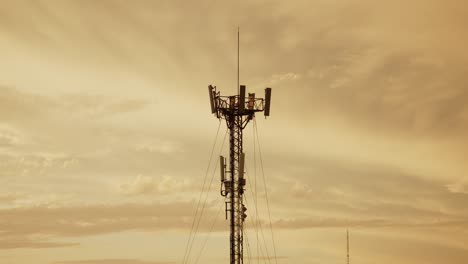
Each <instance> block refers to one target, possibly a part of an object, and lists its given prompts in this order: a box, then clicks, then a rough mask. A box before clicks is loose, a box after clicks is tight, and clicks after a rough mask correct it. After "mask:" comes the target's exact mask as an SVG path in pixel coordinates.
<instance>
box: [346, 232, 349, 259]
mask: <svg viewBox="0 0 468 264" xmlns="http://www.w3.org/2000/svg"><path fill="white" fill-rule="evenodd" d="M346 260H347V261H346V263H347V264H349V231H348V229H346Z"/></svg>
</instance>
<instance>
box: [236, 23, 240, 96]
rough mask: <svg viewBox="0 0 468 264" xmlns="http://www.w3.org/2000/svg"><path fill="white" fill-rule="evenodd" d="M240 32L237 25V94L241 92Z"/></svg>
mask: <svg viewBox="0 0 468 264" xmlns="http://www.w3.org/2000/svg"><path fill="white" fill-rule="evenodd" d="M239 57H240V34H239V27H237V94H239V89H240V88H239V72H240V63H239Z"/></svg>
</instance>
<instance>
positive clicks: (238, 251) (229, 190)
mask: <svg viewBox="0 0 468 264" xmlns="http://www.w3.org/2000/svg"><path fill="white" fill-rule="evenodd" d="M208 92H209V94H210V104H211V113H213V114H214V115H215V116H216V117H217V118H218V119H224V120H226V124H227V127H228V129H229V170H227V168H226V159H225V158H224V157H223V156H220V165H221V166H220V168H221V190H220V193H221V195H222V196H224V197H226V201H225V212H226V219H228V218H229V222H230V223H229V224H230V262H229V263H230V264H242V263H244V258H243V234H244V232H243V231H244V230H243V227H244V221H245V218H246V217H247V215H246V214H245V211H246V210H247V208H246V207H245V205H244V196H243V195H244V190H245V183H246V181H245V177H244V160H245V154H244V152H243V151H242V149H243V145H242V142H243V141H242V130H243V129H244V128H245V127H246V126H247V124H248V123H249V121H250V120H252V119H253V118H254V117H255V113H257V112H263V113H264V115H265V117H267V116H269V115H270V99H271V88H266V89H265V98H256V97H255V93H249V94H248V96H247V97H246V96H245V85H240V86H238V93H239V94H238V95H233V96H221V94H220V92H219V91H217V90H216V86H212V85H210V86H208ZM228 216H229V217H228Z"/></svg>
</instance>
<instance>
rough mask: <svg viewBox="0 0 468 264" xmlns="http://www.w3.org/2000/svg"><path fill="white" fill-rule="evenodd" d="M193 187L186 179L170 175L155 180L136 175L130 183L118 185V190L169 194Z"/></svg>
mask: <svg viewBox="0 0 468 264" xmlns="http://www.w3.org/2000/svg"><path fill="white" fill-rule="evenodd" d="M191 189H193V188H192V186H191V184H190V183H189V182H188V181H187V180H176V179H174V178H173V177H170V176H167V175H166V176H163V177H160V178H159V179H158V180H155V179H154V178H153V177H150V176H142V175H137V176H136V177H135V178H134V179H133V180H132V181H131V182H130V183H124V184H121V185H120V186H119V191H120V192H121V193H123V194H126V195H138V194H170V193H178V192H183V191H187V190H191Z"/></svg>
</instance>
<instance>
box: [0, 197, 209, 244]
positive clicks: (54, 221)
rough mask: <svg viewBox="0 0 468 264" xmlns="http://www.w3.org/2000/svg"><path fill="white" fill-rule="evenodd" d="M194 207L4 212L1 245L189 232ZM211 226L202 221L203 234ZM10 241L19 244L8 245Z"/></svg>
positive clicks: (0, 222) (40, 208)
mask: <svg viewBox="0 0 468 264" xmlns="http://www.w3.org/2000/svg"><path fill="white" fill-rule="evenodd" d="M193 206H194V204H192V203H182V202H179V203H168V204H162V203H159V204H157V203H154V204H119V205H89V206H68V207H65V206H60V207H48V206H35V207H20V208H9V209H0V233H2V236H3V237H6V238H7V240H5V241H4V243H1V244H0V245H4V247H8V248H11V247H13V246H14V245H16V246H17V247H23V246H24V247H33V246H37V247H40V246H43V247H46V246H49V247H52V246H68V244H67V243H65V244H62V243H56V242H54V241H53V239H54V238H61V237H81V236H92V235H99V234H108V233H115V232H122V231H130V230H131V231H144V232H157V231H162V230H169V229H172V230H188V228H189V227H190V223H191V221H192V219H193V215H192V212H193ZM214 213H215V212H214V210H213V208H212V205H210V204H208V205H207V208H205V215H214ZM210 224H211V223H209V221H206V220H204V221H201V222H200V229H199V230H200V232H204V231H206V230H208V229H209V228H210ZM35 236H41V237H47V238H48V240H47V241H43V240H36V239H35ZM18 239H19V240H18ZM24 239H27V240H24ZM49 240H52V241H49ZM6 241H12V242H14V241H18V242H17V243H11V244H8V243H7V242H6ZM49 242H50V243H49Z"/></svg>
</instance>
